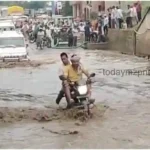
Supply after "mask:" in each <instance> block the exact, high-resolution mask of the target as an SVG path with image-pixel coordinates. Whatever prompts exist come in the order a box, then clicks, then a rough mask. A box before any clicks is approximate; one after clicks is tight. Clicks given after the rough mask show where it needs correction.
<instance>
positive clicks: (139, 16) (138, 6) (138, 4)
mask: <svg viewBox="0 0 150 150" xmlns="http://www.w3.org/2000/svg"><path fill="white" fill-rule="evenodd" d="M136 11H137V17H138V22H140V21H141V17H142V16H141V11H142V6H141V3H140V2H139V1H138V2H137V4H136Z"/></svg>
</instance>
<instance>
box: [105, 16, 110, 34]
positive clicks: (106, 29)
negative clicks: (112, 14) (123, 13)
mask: <svg viewBox="0 0 150 150" xmlns="http://www.w3.org/2000/svg"><path fill="white" fill-rule="evenodd" d="M108 24H109V19H108V16H107V15H106V14H105V15H104V34H105V36H107V34H108Z"/></svg>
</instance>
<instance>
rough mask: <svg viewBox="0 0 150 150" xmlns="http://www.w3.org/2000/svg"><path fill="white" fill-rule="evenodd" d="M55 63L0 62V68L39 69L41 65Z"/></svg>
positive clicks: (50, 61) (37, 61) (35, 61)
mask: <svg viewBox="0 0 150 150" xmlns="http://www.w3.org/2000/svg"><path fill="white" fill-rule="evenodd" d="M53 63H55V61H53V60H49V61H44V60H43V61H42V60H41V61H40V60H32V61H21V62H18V61H15V62H1V63H0V68H15V67H39V66H41V65H46V64H53Z"/></svg>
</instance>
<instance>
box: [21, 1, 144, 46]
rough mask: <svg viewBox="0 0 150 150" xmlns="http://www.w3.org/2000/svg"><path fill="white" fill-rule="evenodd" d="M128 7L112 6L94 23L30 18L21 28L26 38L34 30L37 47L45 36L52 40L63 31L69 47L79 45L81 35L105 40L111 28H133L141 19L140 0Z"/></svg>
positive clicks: (91, 40)
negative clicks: (55, 22)
mask: <svg viewBox="0 0 150 150" xmlns="http://www.w3.org/2000/svg"><path fill="white" fill-rule="evenodd" d="M127 7H128V9H127V11H123V10H122V9H121V8H120V7H119V6H112V7H110V8H109V9H108V13H106V14H101V15H99V16H98V18H97V20H96V21H95V22H94V23H93V22H92V21H78V22H76V21H73V22H72V23H69V22H67V21H61V22H60V23H59V24H57V25H56V24H54V22H53V21H50V20H49V19H48V20H47V21H45V20H44V21H43V20H42V21H41V20H37V19H29V20H28V21H25V22H23V24H22V27H21V28H22V32H23V34H24V36H25V39H26V40H27V39H28V38H29V32H31V31H32V32H33V35H34V36H35V39H36V45H37V47H38V45H39V43H40V41H41V40H42V39H43V37H48V38H49V39H50V40H49V41H51V39H52V38H53V33H55V34H58V35H59V36H60V33H61V32H65V34H66V35H67V38H68V46H69V47H72V46H77V39H78V38H79V37H80V36H81V35H82V36H84V37H85V41H86V42H105V41H106V39H107V34H108V29H109V28H118V29H122V28H131V27H133V26H134V25H136V24H138V22H139V21H140V20H141V11H142V7H141V4H140V3H139V2H136V3H134V4H133V5H128V6H127ZM58 38H59V37H58ZM63 38H64V37H63Z"/></svg>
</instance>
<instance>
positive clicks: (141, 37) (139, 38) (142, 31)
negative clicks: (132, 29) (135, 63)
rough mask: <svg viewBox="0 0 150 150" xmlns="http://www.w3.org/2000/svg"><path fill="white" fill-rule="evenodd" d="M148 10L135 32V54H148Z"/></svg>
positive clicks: (149, 41) (149, 23) (149, 45)
mask: <svg viewBox="0 0 150 150" xmlns="http://www.w3.org/2000/svg"><path fill="white" fill-rule="evenodd" d="M148 29H150V11H149V12H148V14H147V16H146V17H145V20H144V21H143V23H142V25H141V27H140V28H139V30H138V31H137V34H136V54H137V55H150V30H148Z"/></svg>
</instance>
